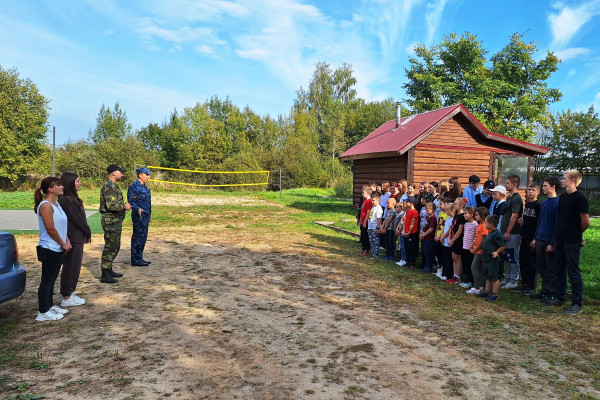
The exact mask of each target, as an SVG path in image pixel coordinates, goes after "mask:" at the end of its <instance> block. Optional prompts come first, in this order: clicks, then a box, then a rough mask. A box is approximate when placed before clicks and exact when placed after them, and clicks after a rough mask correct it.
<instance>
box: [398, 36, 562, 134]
mask: <svg viewBox="0 0 600 400" xmlns="http://www.w3.org/2000/svg"><path fill="white" fill-rule="evenodd" d="M522 39H523V35H522V34H518V33H515V34H513V35H512V36H511V38H510V41H509V43H508V44H507V45H506V46H505V47H504V48H503V49H502V50H501V51H500V52H498V53H496V54H495V55H493V56H492V57H491V58H490V60H488V59H487V54H488V51H487V50H486V49H485V48H484V47H483V42H481V41H479V40H478V39H477V36H475V35H472V34H470V33H468V32H466V33H464V34H463V35H461V36H460V37H459V36H457V35H456V34H455V33H452V34H450V35H448V36H446V37H445V39H444V41H443V42H442V43H440V44H438V45H434V46H432V47H430V48H427V47H426V46H425V45H423V44H421V45H418V46H416V48H415V54H416V57H411V58H410V60H409V61H410V68H409V69H407V70H406V74H407V78H408V82H407V83H405V84H404V85H403V87H404V89H405V90H406V93H407V94H408V96H409V98H408V99H407V100H406V101H407V104H408V105H409V106H410V107H411V108H412V109H413V110H414V111H416V112H424V111H430V110H434V109H436V108H440V107H444V106H449V105H453V104H458V103H462V104H463V105H464V106H465V107H466V108H467V109H468V110H469V111H471V112H472V113H473V115H475V117H476V118H477V119H478V120H479V121H481V122H482V123H483V124H484V125H485V126H486V128H488V129H489V130H490V131H492V132H495V133H498V134H502V135H506V136H510V137H513V138H517V139H522V140H531V139H532V138H533V137H534V136H535V132H534V126H535V124H536V123H537V122H540V121H543V119H544V116H545V113H546V109H547V107H548V105H549V104H550V103H553V102H556V101H558V100H560V98H561V93H560V91H559V90H558V89H554V88H548V84H547V82H546V81H547V79H548V78H549V77H550V75H551V74H552V73H553V72H555V71H556V70H557V69H558V63H559V60H558V58H556V56H554V54H553V53H551V52H547V54H546V57H545V58H542V59H539V60H537V59H536V53H537V50H538V47H537V45H536V44H535V43H526V42H524V41H523V40H522Z"/></svg>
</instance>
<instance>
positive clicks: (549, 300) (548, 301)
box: [542, 297, 565, 307]
mask: <svg viewBox="0 0 600 400" xmlns="http://www.w3.org/2000/svg"><path fill="white" fill-rule="evenodd" d="M563 304H565V301H564V300H559V299H557V298H556V297H546V298H545V299H544V300H542V305H544V306H546V307H554V306H562V305H563Z"/></svg>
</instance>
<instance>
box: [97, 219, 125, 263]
mask: <svg viewBox="0 0 600 400" xmlns="http://www.w3.org/2000/svg"><path fill="white" fill-rule="evenodd" d="M122 227H123V220H122V219H120V218H114V217H107V216H105V215H103V216H102V229H104V250H102V260H101V262H100V267H101V268H102V269H112V263H113V260H114V259H115V257H116V256H117V254H118V253H119V250H120V249H121V229H122Z"/></svg>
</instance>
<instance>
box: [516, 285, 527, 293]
mask: <svg viewBox="0 0 600 400" xmlns="http://www.w3.org/2000/svg"><path fill="white" fill-rule="evenodd" d="M525 289H527V285H521V286H517V287H516V288H514V289H513V292H522V291H523V290H525Z"/></svg>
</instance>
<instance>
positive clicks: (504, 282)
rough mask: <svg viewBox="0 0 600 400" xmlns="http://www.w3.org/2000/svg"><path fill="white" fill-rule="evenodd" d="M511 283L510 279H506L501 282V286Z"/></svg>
mask: <svg viewBox="0 0 600 400" xmlns="http://www.w3.org/2000/svg"><path fill="white" fill-rule="evenodd" d="M509 283H510V281H506V280H504V281H502V282H500V287H504V286H506V285H508V284H509Z"/></svg>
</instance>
